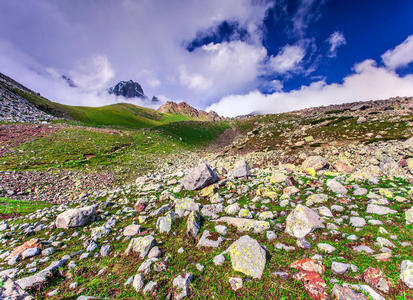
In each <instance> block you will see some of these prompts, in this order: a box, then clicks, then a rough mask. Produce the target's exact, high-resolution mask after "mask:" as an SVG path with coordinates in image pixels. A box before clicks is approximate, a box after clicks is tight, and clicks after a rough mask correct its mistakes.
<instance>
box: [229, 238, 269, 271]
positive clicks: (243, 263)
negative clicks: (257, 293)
mask: <svg viewBox="0 0 413 300" xmlns="http://www.w3.org/2000/svg"><path fill="white" fill-rule="evenodd" d="M226 252H227V253H229V256H230V258H231V264H232V268H233V269H234V270H235V271H238V272H241V273H243V274H245V275H248V276H251V277H253V278H261V276H262V273H263V272H264V269H265V263H266V258H265V251H264V249H263V248H262V247H261V245H260V244H259V243H258V242H257V241H256V240H254V239H253V238H251V237H249V236H248V235H244V236H242V237H240V238H239V239H238V240H236V241H235V242H234V243H232V244H231V246H229V248H228V249H227V251H226Z"/></svg>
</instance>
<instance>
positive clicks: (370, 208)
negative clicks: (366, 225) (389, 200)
mask: <svg viewBox="0 0 413 300" xmlns="http://www.w3.org/2000/svg"><path fill="white" fill-rule="evenodd" d="M366 212H367V213H368V214H377V215H388V214H396V213H397V211H395V210H393V209H390V208H388V207H387V206H380V205H377V204H369V205H367V210H366Z"/></svg>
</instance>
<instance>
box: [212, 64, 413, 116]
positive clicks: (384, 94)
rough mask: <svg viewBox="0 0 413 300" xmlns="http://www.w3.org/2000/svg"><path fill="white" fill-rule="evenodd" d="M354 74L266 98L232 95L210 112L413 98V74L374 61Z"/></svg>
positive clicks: (277, 109)
mask: <svg viewBox="0 0 413 300" xmlns="http://www.w3.org/2000/svg"><path fill="white" fill-rule="evenodd" d="M353 70H354V73H352V74H350V75H348V76H347V77H345V78H344V80H343V83H332V84H327V83H326V82H325V81H316V82H313V83H312V84H311V85H309V86H302V87H301V88H300V89H297V90H292V91H289V92H275V93H273V94H269V95H264V94H262V93H261V92H259V91H257V90H255V91H252V92H249V93H248V94H244V95H230V96H226V97H223V98H222V99H221V100H220V101H219V102H217V103H214V104H212V105H211V106H210V107H209V108H208V109H211V110H214V111H216V112H217V113H219V114H222V115H224V116H237V115H245V114H248V113H250V112H252V111H259V112H261V113H279V112H286V111H291V110H296V109H302V108H306V107H314V106H319V105H328V104H340V103H346V102H354V101H367V100H374V99H386V98H389V97H393V96H411V95H413V75H407V76H404V77H401V76H399V75H398V74H397V73H395V72H394V71H391V70H388V69H386V68H383V67H378V66H377V64H376V62H375V61H374V60H365V61H363V62H361V63H359V64H356V65H355V66H354V68H353Z"/></svg>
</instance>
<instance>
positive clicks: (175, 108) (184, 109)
mask: <svg viewBox="0 0 413 300" xmlns="http://www.w3.org/2000/svg"><path fill="white" fill-rule="evenodd" d="M158 111H159V112H160V113H169V114H170V113H174V114H184V115H189V116H190V117H193V118H197V119H201V120H208V121H214V122H215V121H221V120H223V119H224V118H223V117H221V116H219V115H218V114H217V113H216V112H214V111H209V112H206V111H203V110H198V109H196V108H194V107H192V106H190V105H189V104H188V103H186V102H179V103H176V102H172V101H167V102H166V103H165V104H163V105H161V106H160V107H159V108H158Z"/></svg>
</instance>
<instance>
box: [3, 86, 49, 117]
mask: <svg viewBox="0 0 413 300" xmlns="http://www.w3.org/2000/svg"><path fill="white" fill-rule="evenodd" d="M55 119H56V118H55V117H54V116H52V115H50V114H47V113H45V112H43V111H41V110H40V109H38V108H37V107H36V106H35V105H33V104H32V103H30V102H29V101H27V100H26V99H24V98H23V97H21V96H19V95H17V94H15V93H13V92H11V91H10V90H9V89H8V88H7V87H6V86H5V85H3V82H2V81H0V122H23V123H40V122H48V121H51V120H55Z"/></svg>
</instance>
